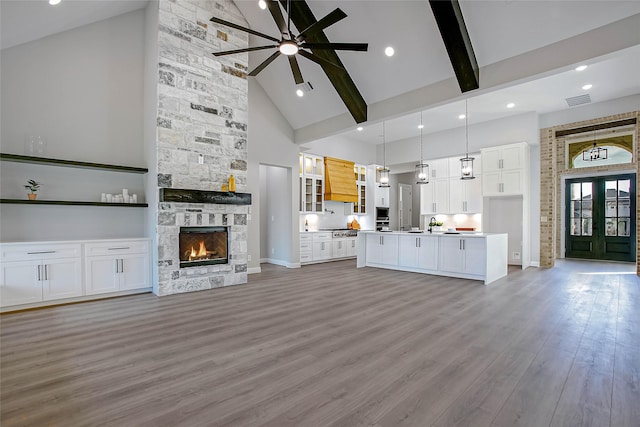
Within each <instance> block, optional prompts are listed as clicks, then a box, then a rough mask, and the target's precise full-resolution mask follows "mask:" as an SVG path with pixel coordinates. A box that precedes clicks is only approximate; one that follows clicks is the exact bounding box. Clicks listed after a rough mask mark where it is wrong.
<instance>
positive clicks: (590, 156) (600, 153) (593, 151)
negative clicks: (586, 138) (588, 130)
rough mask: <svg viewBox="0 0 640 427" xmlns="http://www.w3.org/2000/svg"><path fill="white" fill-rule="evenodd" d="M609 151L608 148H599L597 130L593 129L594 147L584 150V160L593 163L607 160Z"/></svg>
mask: <svg viewBox="0 0 640 427" xmlns="http://www.w3.org/2000/svg"><path fill="white" fill-rule="evenodd" d="M607 156H608V150H607V149H606V148H602V147H598V144H596V130H595V128H594V129H593V147H591V148H589V149H587V150H584V151H583V152H582V160H584V161H586V162H593V161H595V160H607Z"/></svg>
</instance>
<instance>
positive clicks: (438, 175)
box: [427, 159, 449, 181]
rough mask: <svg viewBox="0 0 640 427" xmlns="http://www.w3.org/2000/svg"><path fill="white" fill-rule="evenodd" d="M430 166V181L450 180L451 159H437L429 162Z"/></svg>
mask: <svg viewBox="0 0 640 427" xmlns="http://www.w3.org/2000/svg"><path fill="white" fill-rule="evenodd" d="M427 163H428V164H429V173H430V175H431V177H430V179H429V181H431V180H434V179H447V178H449V159H435V160H429V161H427Z"/></svg>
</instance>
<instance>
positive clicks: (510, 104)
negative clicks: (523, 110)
mask: <svg viewBox="0 0 640 427" xmlns="http://www.w3.org/2000/svg"><path fill="white" fill-rule="evenodd" d="M515 106H516V104H514V103H513V102H510V103H508V104H507V108H513V107H515Z"/></svg>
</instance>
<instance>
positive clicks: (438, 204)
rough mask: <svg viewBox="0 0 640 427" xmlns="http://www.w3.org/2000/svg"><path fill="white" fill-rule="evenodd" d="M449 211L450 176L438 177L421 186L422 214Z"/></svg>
mask: <svg viewBox="0 0 640 427" xmlns="http://www.w3.org/2000/svg"><path fill="white" fill-rule="evenodd" d="M448 212H449V178H445V179H436V180H433V181H430V182H429V183H428V184H423V185H421V186H420V214H421V215H433V214H438V213H448Z"/></svg>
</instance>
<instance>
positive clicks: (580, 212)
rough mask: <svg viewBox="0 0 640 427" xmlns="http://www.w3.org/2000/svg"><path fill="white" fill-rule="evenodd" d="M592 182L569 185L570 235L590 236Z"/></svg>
mask: <svg viewBox="0 0 640 427" xmlns="http://www.w3.org/2000/svg"><path fill="white" fill-rule="evenodd" d="M592 194H593V183H592V182H576V183H572V184H571V205H570V209H571V211H570V213H569V215H570V220H571V235H572V236H591V233H592V229H593V223H592V217H593V212H592V205H593V200H592Z"/></svg>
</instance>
